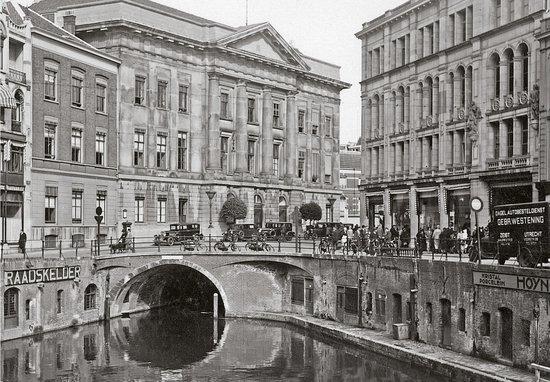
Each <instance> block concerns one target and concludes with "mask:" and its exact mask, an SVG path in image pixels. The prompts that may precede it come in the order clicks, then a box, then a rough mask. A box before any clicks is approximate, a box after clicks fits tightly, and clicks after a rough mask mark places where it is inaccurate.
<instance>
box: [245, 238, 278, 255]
mask: <svg viewBox="0 0 550 382" xmlns="http://www.w3.org/2000/svg"><path fill="white" fill-rule="evenodd" d="M245 248H246V249H247V250H249V251H257V252H258V251H264V252H272V251H273V247H272V246H271V244H269V243H267V242H266V241H265V236H263V235H258V236H254V237H253V238H252V241H249V242H248V243H246V246H245Z"/></svg>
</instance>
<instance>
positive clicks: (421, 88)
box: [418, 82, 425, 119]
mask: <svg viewBox="0 0 550 382" xmlns="http://www.w3.org/2000/svg"><path fill="white" fill-rule="evenodd" d="M418 100H419V101H420V102H419V105H418V106H420V119H423V118H424V117H425V115H424V102H425V100H424V84H423V83H422V82H421V83H419V84H418Z"/></svg>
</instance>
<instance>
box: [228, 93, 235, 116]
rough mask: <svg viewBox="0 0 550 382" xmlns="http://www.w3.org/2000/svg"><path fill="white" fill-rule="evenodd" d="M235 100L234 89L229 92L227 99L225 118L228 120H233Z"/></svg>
mask: <svg viewBox="0 0 550 382" xmlns="http://www.w3.org/2000/svg"><path fill="white" fill-rule="evenodd" d="M234 99H235V89H231V90H230V91H229V97H228V99H227V117H228V119H233V105H234V104H235V103H234V102H233V100H234Z"/></svg>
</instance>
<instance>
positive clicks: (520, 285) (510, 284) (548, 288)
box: [474, 271, 550, 293]
mask: <svg viewBox="0 0 550 382" xmlns="http://www.w3.org/2000/svg"><path fill="white" fill-rule="evenodd" d="M474 284H475V285H483V286H488V287H494V288H505V289H516V290H525V291H531V292H540V293H550V278H546V277H537V276H525V275H510V274H506V273H492V272H476V271H474Z"/></svg>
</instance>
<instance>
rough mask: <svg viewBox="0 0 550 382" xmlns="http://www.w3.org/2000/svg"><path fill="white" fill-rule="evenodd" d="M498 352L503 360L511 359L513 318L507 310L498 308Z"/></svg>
mask: <svg viewBox="0 0 550 382" xmlns="http://www.w3.org/2000/svg"><path fill="white" fill-rule="evenodd" d="M499 310H500V352H501V355H502V357H503V358H506V359H509V360H511V359H512V348H513V316H512V311H511V310H510V309H508V308H500V309H499Z"/></svg>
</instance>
